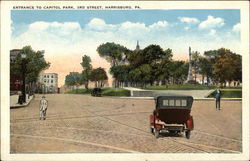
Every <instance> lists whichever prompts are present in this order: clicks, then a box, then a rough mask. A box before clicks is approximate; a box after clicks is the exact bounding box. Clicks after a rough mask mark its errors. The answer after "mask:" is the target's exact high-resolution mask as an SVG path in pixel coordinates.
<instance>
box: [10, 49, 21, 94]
mask: <svg viewBox="0 0 250 161" xmlns="http://www.w3.org/2000/svg"><path fill="white" fill-rule="evenodd" d="M21 52H22V50H21V49H13V50H10V63H14V62H15V61H16V58H17V56H18V54H21ZM10 65H11V64H10ZM21 85H22V78H21V77H20V76H18V75H16V74H13V73H10V91H20V90H21Z"/></svg>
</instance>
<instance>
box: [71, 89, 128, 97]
mask: <svg viewBox="0 0 250 161" xmlns="http://www.w3.org/2000/svg"><path fill="white" fill-rule="evenodd" d="M92 90H93V89H89V90H86V89H73V90H71V91H68V92H67V93H68V94H91V92H92ZM102 95H103V96H130V91H129V90H126V89H122V88H102Z"/></svg>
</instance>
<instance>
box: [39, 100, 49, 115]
mask: <svg viewBox="0 0 250 161" xmlns="http://www.w3.org/2000/svg"><path fill="white" fill-rule="evenodd" d="M47 109H48V101H47V100H46V99H45V96H43V97H42V99H41V100H40V109H39V110H40V120H45V119H46V112H47Z"/></svg>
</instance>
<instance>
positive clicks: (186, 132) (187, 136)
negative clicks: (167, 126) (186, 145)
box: [185, 130, 191, 139]
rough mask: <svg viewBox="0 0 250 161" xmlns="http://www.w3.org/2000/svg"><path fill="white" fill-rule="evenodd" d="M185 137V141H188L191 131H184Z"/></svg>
mask: <svg viewBox="0 0 250 161" xmlns="http://www.w3.org/2000/svg"><path fill="white" fill-rule="evenodd" d="M185 135H186V138H187V139H190V135H191V131H190V130H187V131H185Z"/></svg>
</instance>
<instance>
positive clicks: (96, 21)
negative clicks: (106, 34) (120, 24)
mask: <svg viewBox="0 0 250 161" xmlns="http://www.w3.org/2000/svg"><path fill="white" fill-rule="evenodd" d="M86 26H87V27H88V29H89V30H96V31H105V30H106V31H113V30H115V29H116V26H115V25H111V24H106V22H105V21H104V20H102V19H100V18H93V19H92V20H91V21H90V22H89V23H88V24H87V25H86Z"/></svg>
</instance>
